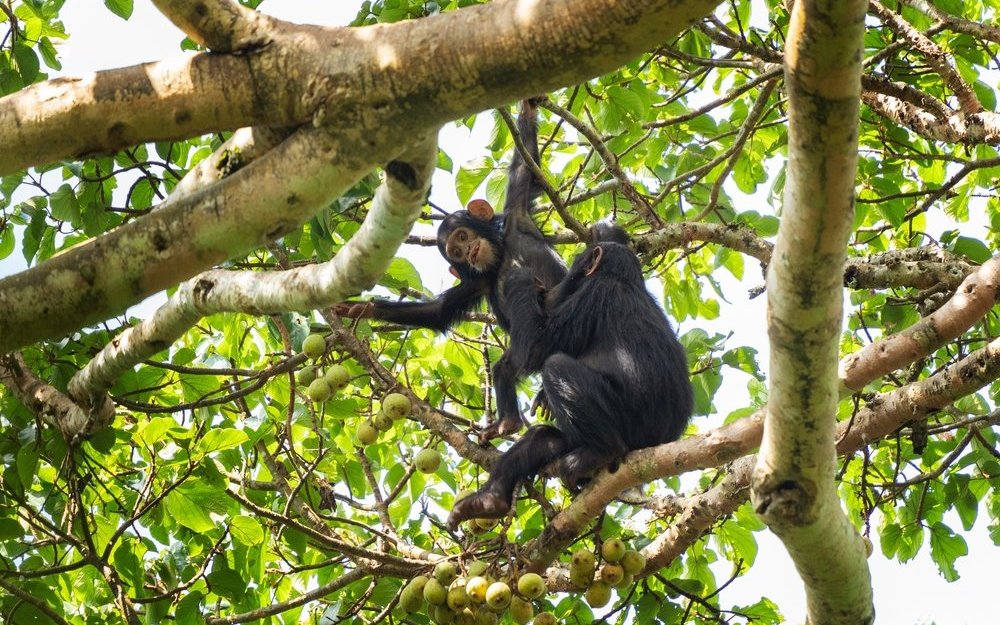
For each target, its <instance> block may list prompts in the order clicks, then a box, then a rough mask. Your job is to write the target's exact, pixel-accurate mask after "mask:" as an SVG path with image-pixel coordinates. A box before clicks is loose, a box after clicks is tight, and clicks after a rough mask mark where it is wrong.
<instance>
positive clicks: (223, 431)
mask: <svg viewBox="0 0 1000 625" xmlns="http://www.w3.org/2000/svg"><path fill="white" fill-rule="evenodd" d="M247 440H248V437H247V435H246V432H243V431H242V430H237V429H234V428H214V429H212V430H209V431H208V432H207V433H206V434H205V436H204V437H203V438H202V439H201V440H199V441H198V442H197V444H195V446H194V450H193V452H192V455H196V454H200V455H208V454H211V453H215V452H217V451H222V450H223V449H232V448H233V447H239V446H240V445H242V444H243V443H245V442H247Z"/></svg>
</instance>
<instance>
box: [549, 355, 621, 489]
mask: <svg viewBox="0 0 1000 625" xmlns="http://www.w3.org/2000/svg"><path fill="white" fill-rule="evenodd" d="M542 387H543V390H544V391H545V398H546V400H547V402H548V405H549V408H550V410H551V412H552V416H553V418H554V419H555V421H556V424H557V425H558V426H559V428H560V429H561V430H562V431H563V433H564V434H565V435H566V438H567V441H568V443H569V444H568V450H571V451H569V452H568V453H566V454H565V455H564V456H563V457H562V459H561V460H560V462H559V475H560V477H561V478H562V480H563V482H565V483H566V485H567V486H568V487H570V488H576V487H577V486H578V485H579V484H580V482H581V481H582V480H584V479H585V478H587V477H589V476H590V475H592V474H593V473H594V471H596V470H597V469H600V468H601V467H604V466H605V465H607V464H609V463H611V462H613V461H614V460H617V459H618V458H621V457H622V456H624V455H625V453H626V452H627V451H628V445H627V444H626V443H625V439H624V438H623V436H622V432H621V429H620V428H621V425H622V423H623V422H624V420H625V418H626V417H627V416H628V415H625V414H624V413H623V411H624V408H623V406H622V398H621V395H620V393H619V392H618V391H617V390H616V389H615V388H614V387H613V386H612V384H611V381H610V380H609V379H608V378H607V377H606V376H605V375H603V374H601V373H599V372H597V371H594V370H593V369H591V368H590V367H588V366H587V365H585V364H583V363H581V362H580V361H578V360H576V359H574V358H571V357H569V356H567V355H565V354H555V355H553V356H551V357H549V358H548V359H547V360H546V361H545V366H544V367H543V368H542Z"/></svg>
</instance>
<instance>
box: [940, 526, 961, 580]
mask: <svg viewBox="0 0 1000 625" xmlns="http://www.w3.org/2000/svg"><path fill="white" fill-rule="evenodd" d="M968 553H969V546H968V544H966V542H965V539H964V538H962V537H961V536H958V535H956V534H955V533H954V532H952V531H951V528H949V527H948V526H947V525H945V524H944V523H935V524H934V525H933V526H932V527H931V558H932V559H933V560H934V562H935V563H936V564H937V565H938V570H939V571H941V575H943V576H944V578H945V579H946V580H948V581H949V582H953V581H955V580H957V579H958V578H959V575H958V571H957V570H956V569H955V561H956V560H957V559H958V558H960V557H962V556H964V555H968Z"/></svg>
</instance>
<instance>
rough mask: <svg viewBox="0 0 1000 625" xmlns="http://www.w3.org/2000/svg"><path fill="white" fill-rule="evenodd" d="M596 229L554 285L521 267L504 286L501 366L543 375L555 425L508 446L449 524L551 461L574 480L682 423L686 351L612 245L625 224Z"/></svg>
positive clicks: (508, 501) (635, 265) (674, 434)
mask: <svg viewBox="0 0 1000 625" xmlns="http://www.w3.org/2000/svg"><path fill="white" fill-rule="evenodd" d="M596 234H597V236H596V237H595V238H596V239H597V240H598V242H597V243H593V244H591V245H590V246H588V248H587V249H586V250H585V251H584V252H582V253H581V254H580V255H578V256H577V257H576V259H575V260H574V261H573V265H572V266H571V267H570V269H569V273H568V274H567V275H566V277H565V278H564V279H563V280H562V281H561V282H560V283H559V284H557V285H556V286H555V287H554V288H552V289H550V290H548V291H546V290H545V289H544V288H543V287H542V285H540V284H539V282H538V281H537V280H536V279H535V277H534V275H533V274H532V273H531V271H530V270H525V269H515V270H512V271H511V272H510V275H508V276H507V279H506V281H505V282H504V283H503V285H502V293H501V295H502V296H503V297H504V301H505V305H506V311H507V314H508V315H510V318H511V319H512V320H513V321H514V323H512V324H511V331H510V345H509V347H508V349H507V352H506V353H505V354H504V356H503V358H502V359H501V363H500V364H503V365H504V366H507V367H509V369H510V371H512V372H515V373H514V374H515V375H520V374H522V373H525V372H530V371H537V370H541V372H542V390H543V393H544V396H545V402H546V404H547V407H548V409H549V411H550V413H551V414H552V417H553V419H554V420H555V425H536V426H534V427H532V428H530V429H529V430H528V431H527V432H526V433H525V435H524V436H523V437H521V439H520V440H518V441H517V442H516V443H514V445H513V446H512V447H511V448H510V449H509V450H507V451H506V452H505V453H504V454H503V455H502V456H501V457H500V459H499V460H498V461H497V463H496V465H494V467H493V470H492V471H491V472H490V477H489V479H488V480H487V481H486V483H485V484H483V486H482V487H481V488H480V489H479V490H478V491H476V492H475V493H473V494H472V495H469V496H468V497H465V498H464V499H462V500H460V501H459V502H457V503H456V504H455V507H454V508H453V509H452V511H451V514H450V515H449V516H448V524H449V526H451V527H452V528H455V527H457V526H458V524H459V523H460V522H461V521H464V520H465V519H469V518H496V517H501V516H503V515H505V514H506V513H507V512H508V511H509V510H510V507H511V505H512V503H513V497H514V490H515V488H516V487H517V485H518V483H519V482H521V481H522V480H525V479H527V478H530V477H531V476H533V475H535V474H537V473H538V471H539V470H540V469H541V468H542V467H544V466H546V465H548V464H549V463H552V462H555V461H557V460H558V465H557V466H558V473H559V475H560V476H561V477H562V479H563V481H564V482H566V483H567V485H569V486H570V487H574V486H576V485H577V484H579V483H580V481H581V480H582V479H583V478H585V477H587V476H589V475H590V474H591V473H593V472H594V470H596V469H597V468H600V467H603V466H606V465H608V464H610V463H612V462H614V461H616V460H619V459H620V458H621V457H622V456H624V455H625V453H627V452H628V451H630V450H633V449H639V448H642V447H649V446H651V445H657V444H660V443H665V442H669V441H673V440H676V439H677V438H679V437H680V435H681V433H682V432H683V430H684V427H685V425H686V424H687V422H688V418H689V417H690V415H691V408H692V391H691V382H690V379H689V377H688V369H687V359H686V358H685V355H684V350H683V348H682V347H681V345H680V343H679V342H678V341H677V337H676V336H675V335H674V333H673V331H672V330H671V328H670V324H669V322H668V321H667V319H666V317H665V315H664V313H663V311H662V310H661V309H660V307H659V306H658V305H657V304H656V302H655V301H654V300H653V298H652V296H650V294H649V292H648V291H647V290H646V287H645V284H644V282H643V276H642V270H641V268H640V265H639V259H638V258H637V257H636V255H635V254H634V253H633V252H632V251H631V250H629V248H628V247H626V246H625V245H623V244H622V242H624V241H625V240H626V236H625V233H624V231H622V230H621V229H620V228H618V227H616V226H610V225H606V224H599V225H598V227H597V233H596ZM498 368H501V367H500V366H499V364H498ZM498 375H499V374H498ZM501 417H503V415H501Z"/></svg>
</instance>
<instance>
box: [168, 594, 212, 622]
mask: <svg viewBox="0 0 1000 625" xmlns="http://www.w3.org/2000/svg"><path fill="white" fill-rule="evenodd" d="M204 598H205V593H203V592H200V591H197V590H195V591H192V592H190V593H188V594H186V595H185V596H184V597H183V598H182V599H181V600H180V601H178V602H177V610H176V611H175V612H174V618H176V619H177V625H204V623H205V618H204V617H203V616H202V615H201V601H202V599H204Z"/></svg>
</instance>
